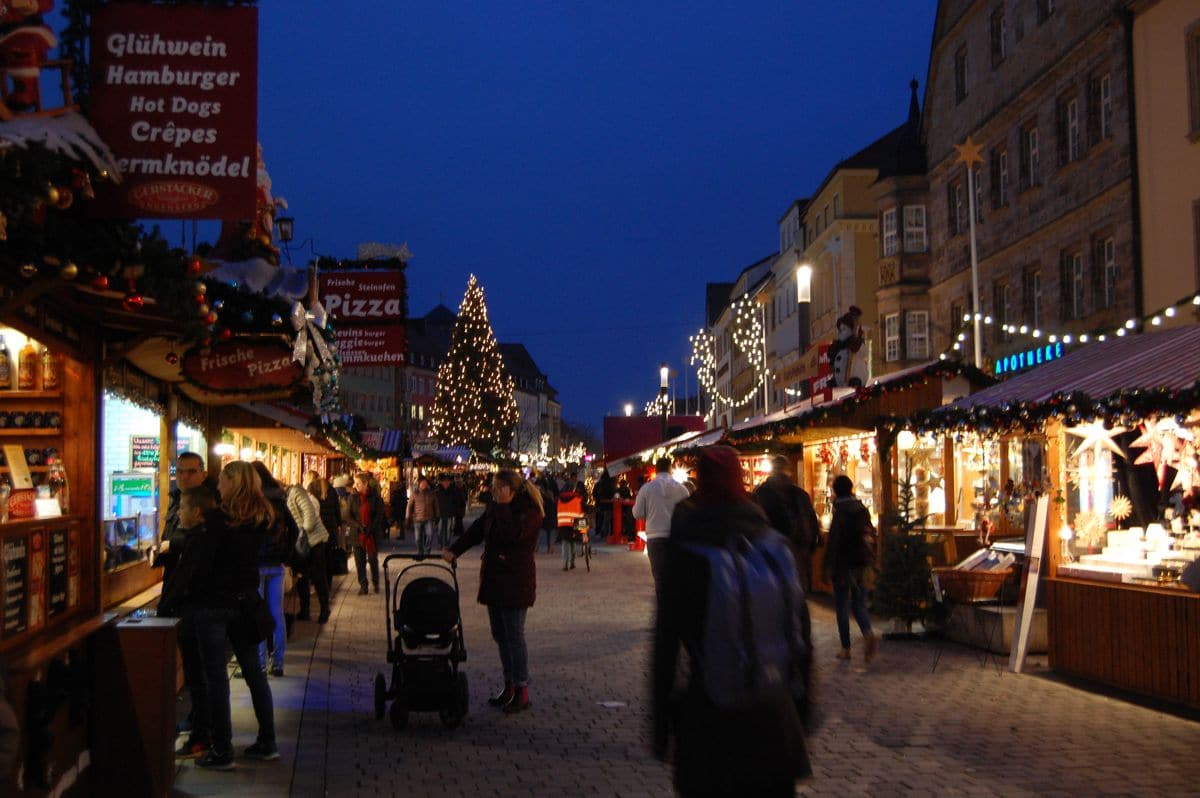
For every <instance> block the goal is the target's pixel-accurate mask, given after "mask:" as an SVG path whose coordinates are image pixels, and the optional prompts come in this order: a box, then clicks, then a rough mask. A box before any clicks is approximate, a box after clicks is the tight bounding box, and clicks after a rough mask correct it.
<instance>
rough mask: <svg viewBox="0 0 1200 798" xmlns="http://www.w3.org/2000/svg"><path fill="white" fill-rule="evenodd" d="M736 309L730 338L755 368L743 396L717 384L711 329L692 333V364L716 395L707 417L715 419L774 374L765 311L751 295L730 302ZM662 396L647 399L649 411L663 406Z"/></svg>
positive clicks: (744, 401) (747, 398) (743, 401)
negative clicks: (727, 392)
mask: <svg viewBox="0 0 1200 798" xmlns="http://www.w3.org/2000/svg"><path fill="white" fill-rule="evenodd" d="M729 307H730V310H732V311H733V323H732V324H731V325H730V328H729V335H730V339H731V340H732V341H733V345H734V347H735V350H736V351H738V352H741V353H742V355H744V356H745V358H746V361H747V363H748V364H749V366H750V368H751V369H752V370H753V372H754V379H753V380H752V382H751V387H750V388H749V389H748V390H747V391H746V392H745V393H744V394H743V395H741V396H739V397H736V398H734V397H727V396H724V395H723V394H722V393H721V392H720V390H718V388H717V339H716V337H715V336H713V335H712V333H710V332H708V330H704V329H701V330H699V331H698V332H696V334H695V335H691V336H689V337H688V341H689V343H691V345H692V354H691V358H690V360H689V364H690V365H692V366H695V367H696V380H697V382H698V383H699V385H700V387H701V388H702V389H703V390H704V391H705V392H706V393H707V394H708V395H709V396H711V397H712V404H711V405H710V407H709V410H708V414H707V415H706V416H705V417H706V418H709V419H711V418H712V417H713V415H714V414H716V413H717V412H719V411H720V409H721V407H722V406H724V407H729V408H735V407H740V406H741V405H744V404H747V403H748V402H750V401H751V400H752V399H753V398H754V395H755V394H756V393H758V392H759V391H760V390H762V383H763V379H764V377H767V376H770V374H771V370H770V369H769V368H767V361H766V352H765V351H764V347H763V325H762V311H761V309H760V308H759V306H758V303H756V302H755V301H754V298H753V297H751V296H743V297H742V298H740V299H738V300H737V301H735V302H734V303H733V304H731V305H730V306H729ZM661 402H662V397H661V396H659V397H655V399H654V400H652V401H651V402H647V403H646V409H647V412H651V408H652V407H653V408H655V409H656V410H657V409H659V408H660V405H661Z"/></svg>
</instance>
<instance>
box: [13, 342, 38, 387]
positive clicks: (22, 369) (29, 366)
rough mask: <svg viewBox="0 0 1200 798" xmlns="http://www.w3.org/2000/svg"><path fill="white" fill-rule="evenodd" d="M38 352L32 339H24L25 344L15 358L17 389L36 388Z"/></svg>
mask: <svg viewBox="0 0 1200 798" xmlns="http://www.w3.org/2000/svg"><path fill="white" fill-rule="evenodd" d="M37 373H38V353H37V348H36V347H34V345H33V340H32V339H26V341H25V346H24V347H22V348H21V354H20V355H19V356H18V359H17V390H19V391H35V390H37Z"/></svg>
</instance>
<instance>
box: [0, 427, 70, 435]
mask: <svg viewBox="0 0 1200 798" xmlns="http://www.w3.org/2000/svg"><path fill="white" fill-rule="evenodd" d="M62 434H63V432H62V427H5V428H4V429H0V437H3V438H57V437H61V436H62Z"/></svg>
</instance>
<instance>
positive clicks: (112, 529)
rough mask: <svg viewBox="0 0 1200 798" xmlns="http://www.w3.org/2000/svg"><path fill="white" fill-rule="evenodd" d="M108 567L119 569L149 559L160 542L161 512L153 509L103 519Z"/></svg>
mask: <svg viewBox="0 0 1200 798" xmlns="http://www.w3.org/2000/svg"><path fill="white" fill-rule="evenodd" d="M101 535H102V539H103V544H104V570H105V571H116V570H119V569H121V568H124V567H127V566H129V565H134V564H136V563H139V562H142V561H144V560H148V559H149V558H150V557H151V556H152V555H153V553H154V550H155V548H156V547H157V545H158V512H157V511H155V510H150V511H147V512H141V513H138V514H137V515H131V516H125V517H121V518H106V519H104V520H103V521H101Z"/></svg>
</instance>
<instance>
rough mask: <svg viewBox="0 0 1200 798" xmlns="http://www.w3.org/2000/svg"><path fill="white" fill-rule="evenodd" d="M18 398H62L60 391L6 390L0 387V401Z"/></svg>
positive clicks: (27, 399) (26, 399)
mask: <svg viewBox="0 0 1200 798" xmlns="http://www.w3.org/2000/svg"><path fill="white" fill-rule="evenodd" d="M10 399H20V400H22V401H29V400H32V399H62V391H6V390H2V389H0V401H4V400H10Z"/></svg>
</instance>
